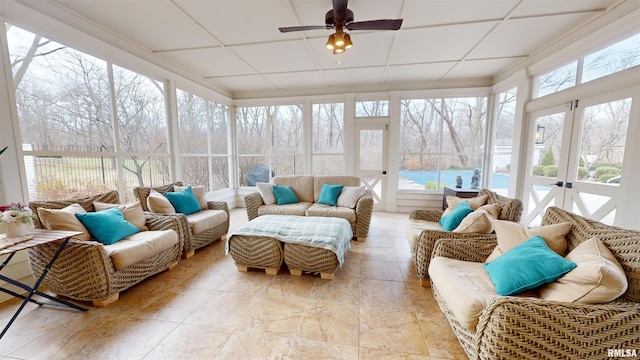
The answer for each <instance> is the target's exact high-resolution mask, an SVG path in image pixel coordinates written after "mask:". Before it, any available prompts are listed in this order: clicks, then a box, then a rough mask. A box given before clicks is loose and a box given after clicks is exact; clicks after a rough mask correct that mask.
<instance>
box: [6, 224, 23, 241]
mask: <svg viewBox="0 0 640 360" xmlns="http://www.w3.org/2000/svg"><path fill="white" fill-rule="evenodd" d="M25 235H27V224H25V223H23V222H21V221H11V222H8V223H7V232H6V237H8V238H13V237H20V236H25Z"/></svg>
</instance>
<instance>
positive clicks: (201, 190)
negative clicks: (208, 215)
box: [173, 185, 209, 210]
mask: <svg viewBox="0 0 640 360" xmlns="http://www.w3.org/2000/svg"><path fill="white" fill-rule="evenodd" d="M186 188H188V186H177V185H176V186H174V187H173V191H175V192H180V191H184V190H185V189H186ZM191 191H193V195H194V196H195V197H196V199H197V200H198V203H199V204H200V208H201V209H202V210H207V209H208V208H209V205H208V204H207V199H205V195H206V194H207V187H206V186H204V185H198V186H191Z"/></svg>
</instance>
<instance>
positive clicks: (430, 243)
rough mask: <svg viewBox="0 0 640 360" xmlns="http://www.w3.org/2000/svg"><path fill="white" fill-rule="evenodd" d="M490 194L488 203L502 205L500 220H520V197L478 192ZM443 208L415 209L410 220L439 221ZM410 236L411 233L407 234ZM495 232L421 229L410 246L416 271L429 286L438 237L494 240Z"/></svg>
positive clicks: (485, 191)
mask: <svg viewBox="0 0 640 360" xmlns="http://www.w3.org/2000/svg"><path fill="white" fill-rule="evenodd" d="M483 195H486V196H488V199H487V204H498V205H500V216H499V220H507V221H513V222H519V221H520V216H521V215H522V202H521V201H520V200H518V199H512V198H508V197H505V196H502V195H498V194H496V193H495V192H493V191H490V190H488V189H482V190H480V192H478V196H483ZM442 214H443V211H441V210H414V211H412V212H411V214H410V215H409V221H410V222H411V221H415V220H417V221H426V222H434V223H437V222H438V221H439V220H440V218H441V217H442ZM407 236H408V237H409V236H410V235H407ZM495 238H496V236H495V234H484V233H459V232H450V231H442V230H420V235H419V238H418V239H417V241H416V242H415V244H411V241H410V244H409V245H410V247H414V246H415V248H412V249H411V252H412V255H413V257H414V261H415V265H416V272H417V274H418V277H419V278H420V282H421V283H422V285H423V286H429V274H428V270H429V262H430V261H431V252H432V251H433V247H434V245H435V243H436V241H437V240H438V239H469V240H471V239H475V240H494V239H495Z"/></svg>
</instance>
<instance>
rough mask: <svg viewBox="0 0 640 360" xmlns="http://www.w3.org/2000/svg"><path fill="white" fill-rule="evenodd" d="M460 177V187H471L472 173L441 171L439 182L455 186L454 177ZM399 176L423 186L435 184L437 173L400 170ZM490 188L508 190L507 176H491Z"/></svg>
mask: <svg viewBox="0 0 640 360" xmlns="http://www.w3.org/2000/svg"><path fill="white" fill-rule="evenodd" d="M458 175H460V176H461V177H462V186H463V187H465V188H468V187H469V186H470V185H471V177H472V176H473V171H464V170H460V171H458V170H454V171H441V172H440V182H441V183H445V184H448V185H451V186H455V185H456V177H457V176H458ZM400 176H403V177H405V178H407V179H409V180H411V181H413V182H415V183H418V184H420V185H424V183H426V182H427V181H432V182H436V181H437V176H438V172H437V171H424V170H401V171H400ZM482 176H484V174H482ZM491 188H492V189H508V188H509V175H508V174H498V173H492V174H491Z"/></svg>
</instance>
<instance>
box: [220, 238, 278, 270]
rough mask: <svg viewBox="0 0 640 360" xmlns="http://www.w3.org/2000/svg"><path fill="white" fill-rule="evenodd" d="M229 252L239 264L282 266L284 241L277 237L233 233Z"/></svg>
mask: <svg viewBox="0 0 640 360" xmlns="http://www.w3.org/2000/svg"><path fill="white" fill-rule="evenodd" d="M228 241H229V254H231V257H232V258H233V261H235V263H236V265H238V266H246V267H250V268H257V269H279V268H280V267H282V261H283V259H284V257H283V250H282V243H281V242H280V241H278V240H277V239H275V238H272V237H265V236H254V235H231V237H229V240H228Z"/></svg>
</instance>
